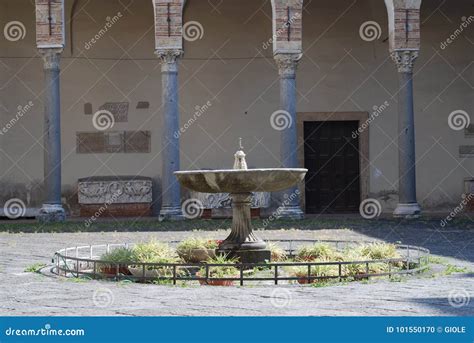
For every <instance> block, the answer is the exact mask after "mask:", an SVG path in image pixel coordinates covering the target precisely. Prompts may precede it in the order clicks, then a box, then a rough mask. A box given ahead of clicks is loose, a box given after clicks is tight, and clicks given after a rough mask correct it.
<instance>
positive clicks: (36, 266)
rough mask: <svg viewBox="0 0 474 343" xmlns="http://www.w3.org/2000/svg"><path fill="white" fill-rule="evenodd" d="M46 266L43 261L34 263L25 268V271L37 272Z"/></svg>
mask: <svg viewBox="0 0 474 343" xmlns="http://www.w3.org/2000/svg"><path fill="white" fill-rule="evenodd" d="M44 267H46V264H44V263H35V264H32V265H30V266H28V267H26V268H25V273H38V272H39V271H40V270H41V269H42V268H44Z"/></svg>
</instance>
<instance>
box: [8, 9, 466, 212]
mask: <svg viewBox="0 0 474 343" xmlns="http://www.w3.org/2000/svg"><path fill="white" fill-rule="evenodd" d="M79 4H80V5H78V6H77V7H76V10H77V11H78V12H77V13H75V15H74V18H73V20H72V22H71V25H70V27H69V26H68V27H67V31H66V33H67V34H66V38H67V39H66V40H67V45H66V47H65V51H64V53H63V58H62V69H63V71H62V75H61V85H62V86H61V92H62V103H61V106H62V134H63V136H62V140H63V147H62V154H63V159H64V161H63V166H62V168H63V172H62V175H63V189H64V190H65V191H64V197H63V198H64V199H68V197H69V195H70V194H71V193H70V191H69V190H71V189H75V186H76V182H77V180H78V179H79V178H82V177H88V176H92V175H111V174H112V173H117V174H119V175H142V176H147V177H151V178H152V179H153V180H154V183H155V185H156V189H155V190H154V192H156V194H155V198H154V200H156V201H157V204H158V205H159V200H160V199H159V196H158V195H157V194H158V193H159V190H160V173H161V159H160V157H159V156H157V154H159V152H160V150H161V148H162V147H161V140H160V127H161V119H162V118H161V113H162V112H161V107H160V106H161V99H160V94H161V76H160V70H159V61H158V60H157V58H156V56H155V55H154V50H155V35H154V32H153V22H154V11H153V4H152V2H151V1H148V0H147V1H145V0H140V1H135V2H133V3H131V4H130V7H129V8H128V10H127V9H125V8H124V7H123V5H121V4H120V2H119V1H93V2H88V3H87V2H82V1H79ZM470 4H471V3H470V1H467V0H459V1H456V5H455V6H454V5H452V4H445V5H442V6H441V8H439V9H438V5H439V3H438V2H437V1H434V0H424V1H423V4H422V7H421V20H422V22H423V27H422V32H421V37H422V38H421V51H420V57H419V58H418V60H417V63H416V65H415V80H414V82H415V120H416V137H417V158H418V165H417V167H418V168H417V183H418V185H417V186H418V194H419V196H418V198H419V201H420V203H421V205H422V206H424V207H425V208H428V209H430V208H431V209H438V208H449V207H450V206H452V205H453V204H457V203H459V201H460V199H461V198H460V196H461V194H462V192H463V179H464V178H465V177H466V176H468V175H467V174H469V172H470V171H472V170H474V159H472V158H468V159H465V160H464V159H462V158H460V157H459V146H461V145H473V144H472V142H471V140H472V138H469V137H465V136H464V134H463V132H462V131H454V130H452V129H451V128H450V127H449V126H448V122H447V121H448V115H449V114H450V113H451V112H452V111H454V110H458V109H459V110H465V111H468V112H469V111H471V110H472V108H474V106H473V105H474V103H473V101H474V100H473V97H472V88H471V87H472V85H473V84H474V77H473V74H472V56H471V55H469V54H468V53H467V51H469V49H472V45H471V43H470V42H469V40H470V41H471V42H472V41H473V40H474V37H473V33H472V32H473V31H472V29H470V28H469V29H466V28H465V29H464V31H463V33H462V34H460V35H458V34H456V36H457V38H456V39H454V40H453V41H452V43H450V44H449V45H448V46H447V47H446V48H444V49H442V48H440V45H441V44H442V43H443V42H445V41H446V39H447V38H449V37H450V36H451V35H453V34H454V32H455V31H456V30H459V27H460V25H461V24H462V22H463V20H462V17H469V14H470V13H472V7H471V6H470ZM213 5H214V6H216V7H217V8H213V7H212V6H211V4H210V3H209V2H207V1H189V3H188V4H187V7H186V10H185V16H184V22H190V21H196V22H198V23H200V24H201V25H202V28H203V32H202V37H201V39H197V40H194V41H191V40H184V45H183V48H184V51H185V53H184V57H183V58H182V61H181V68H180V110H181V126H184V124H185V123H189V122H191V123H192V124H191V125H188V127H187V128H186V129H183V130H182V131H184V132H181V137H180V138H181V167H182V168H185V169H189V168H192V169H196V168H228V167H231V166H232V163H233V153H234V152H235V149H236V147H237V143H238V138H239V137H242V138H243V141H244V147H245V148H246V151H247V157H248V159H247V161H248V164H249V167H278V166H279V165H278V163H279V162H278V156H279V137H280V132H278V131H276V130H275V129H274V128H272V126H271V125H270V117H271V115H272V113H273V112H274V111H275V110H277V109H278V102H279V88H278V81H277V78H278V75H277V70H276V66H275V63H274V60H273V51H272V46H271V44H270V45H268V42H269V40H271V39H272V36H273V32H272V22H271V13H272V8H271V4H270V2H265V1H263V0H261V1H260V0H258V1H257V0H241V1H222V2H221V3H220V4H219V5H217V2H216V3H213ZM82 6H84V8H83V9H84V10H83V11H81V10H80V9H81V8H82ZM71 10H72V8H71V2H66V14H65V15H66V18H67V19H66V21H69V20H70V19H71V15H72V13H71ZM118 13H120V15H119V14H118ZM132 13H133V14H132ZM91 16H92V18H91ZM114 18H117V19H114ZM409 18H410V16H409ZM13 20H16V21H20V22H22V23H23V24H24V26H25V29H26V34H25V36H24V38H23V39H21V40H18V41H9V40H6V39H3V36H0V80H1V82H0V125H1V126H2V128H7V130H6V131H7V132H4V131H2V132H3V134H0V148H1V149H2V150H3V151H4V152H0V154H1V163H0V175H1V176H2V177H1V180H0V182H1V184H2V185H5V184H8V185H17V184H18V185H24V188H26V187H27V185H30V184H31V183H32V182H37V181H38V180H41V179H42V174H43V170H42V164H43V158H42V156H43V153H42V150H41V145H40V144H41V142H42V139H41V135H42V124H43V115H42V113H43V104H42V98H41V94H42V91H43V87H44V84H43V75H42V62H41V60H40V58H39V57H38V56H37V52H36V48H35V45H36V35H35V29H34V27H35V13H34V7H33V3H32V2H31V1H28V0H15V1H9V2H1V3H0V22H1V23H3V24H5V23H8V22H10V21H13ZM366 21H376V22H377V23H378V24H379V25H380V28H381V32H380V37H379V39H375V40H373V41H364V40H362V39H361V38H360V36H359V29H360V27H361V25H362V24H363V23H364V22H366ZM302 22H303V25H304V30H303V37H302V47H303V50H304V55H303V58H302V60H301V62H300V64H299V68H298V76H297V84H298V103H297V110H298V112H333V111H337V112H351V111H367V112H369V114H370V113H372V112H373V111H374V107H375V106H380V105H381V104H384V102H385V101H387V102H388V103H389V106H388V107H387V108H386V109H385V110H384V111H383V112H382V113H381V114H379V115H378V116H377V117H376V118H375V120H374V121H372V122H371V124H370V149H369V150H370V157H371V165H370V194H371V195H372V196H378V195H381V196H380V199H385V198H388V199H392V200H390V201H387V202H384V201H383V205H384V206H383V208H384V210H385V211H387V212H388V211H390V210H391V209H393V205H392V204H393V203H394V201H393V198H394V197H396V193H395V194H394V191H396V189H397V187H396V186H397V185H396V182H397V174H398V171H397V157H398V153H397V149H396V146H395V145H394V143H393V141H394V140H396V138H397V137H396V131H395V130H394V128H396V126H397V118H396V113H397V110H396V108H397V97H396V96H394V97H392V94H395V93H396V91H397V79H396V77H397V74H396V68H395V66H394V64H393V62H392V61H391V60H390V59H389V55H388V41H387V40H386V39H387V38H388V23H387V12H386V8H385V5H384V3H383V2H380V1H359V2H356V3H354V2H353V1H349V0H341V1H333V2H320V1H312V2H308V7H307V8H306V10H305V11H303V19H302ZM107 25H108V26H110V27H108V26H107ZM471 25H473V24H471ZM104 27H107V30H105V29H104ZM70 28H72V30H73V31H72V32H71V31H70ZM101 32H104V33H101ZM94 37H98V39H95V38H94ZM467 38H468V39H469V40H468V39H467ZM92 39H94V40H95V43H94V42H92ZM103 73H105V75H104V74H103ZM459 75H461V76H462V77H460V76H459ZM30 101H31V102H32V103H33V106H31V107H30V108H29V110H28V111H26V113H24V114H23V115H22V116H20V117H19V120H18V121H15V123H14V124H13V125H10V124H9V123H11V121H12V119H13V118H16V117H17V112H18V107H19V106H23V107H24V106H25V105H26V104H28V103H29V102H30ZM107 102H116V103H118V102H129V103H130V107H129V112H128V122H116V123H115V125H114V128H113V130H116V131H136V130H149V131H150V132H151V142H150V147H151V151H150V152H149V153H143V154H137V153H132V154H109V153H103V154H77V153H76V133H77V132H91V131H93V130H94V126H93V123H92V116H91V115H88V114H85V113H84V105H85V104H88V103H89V104H92V108H93V109H94V111H96V110H97V109H98V108H99V107H100V106H101V105H103V104H104V103H107ZM139 102H149V104H150V106H149V108H137V106H136V105H137V104H138V103H139ZM209 103H210V104H211V106H209V105H208V104H209ZM205 105H206V106H205ZM204 107H205V110H202V109H203V108H204ZM471 116H472V113H471ZM7 124H8V127H7ZM13 188H14V189H17V190H19V189H21V187H20V188H15V187H13ZM14 193H15V192H14ZM17 193H18V196H19V197H23V196H25V195H24V194H26V193H25V192H23V191H18V192H17ZM8 194H10V193H8ZM15 194H16V193H15ZM388 195H389V196H388ZM35 197H36V195H35ZM71 206H76V205H75V204H74V203H73V201H71ZM158 208H159V206H158Z"/></svg>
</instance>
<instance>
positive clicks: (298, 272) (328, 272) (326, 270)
mask: <svg viewBox="0 0 474 343" xmlns="http://www.w3.org/2000/svg"><path fill="white" fill-rule="evenodd" d="M290 275H291V276H295V277H297V278H298V279H297V281H298V283H299V284H302V285H304V284H309V283H318V282H325V280H326V279H325V277H331V276H337V275H338V271H337V266H334V265H328V266H326V265H315V266H311V271H310V274H309V277H321V279H310V278H308V267H307V266H298V267H291V269H290Z"/></svg>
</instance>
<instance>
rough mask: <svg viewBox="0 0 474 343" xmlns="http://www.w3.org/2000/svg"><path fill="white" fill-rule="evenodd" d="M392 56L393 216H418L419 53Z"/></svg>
mask: <svg viewBox="0 0 474 343" xmlns="http://www.w3.org/2000/svg"><path fill="white" fill-rule="evenodd" d="M391 57H392V59H393V60H394V62H395V63H396V65H397V69H398V83H399V92H398V196H399V200H398V206H397V208H396V209H395V211H394V216H396V217H407V218H411V217H417V216H419V215H420V213H421V208H420V205H419V204H418V202H417V200H416V165H415V164H416V157H415V118H414V112H413V63H414V61H415V59H416V58H417V57H418V50H395V51H392V52H391Z"/></svg>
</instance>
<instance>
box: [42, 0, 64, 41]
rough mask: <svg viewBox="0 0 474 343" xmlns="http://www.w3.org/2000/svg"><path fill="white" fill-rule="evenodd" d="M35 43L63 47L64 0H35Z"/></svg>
mask: <svg viewBox="0 0 474 343" xmlns="http://www.w3.org/2000/svg"><path fill="white" fill-rule="evenodd" d="M35 4H36V45H37V47H38V48H63V47H64V41H65V39H64V0H36V1H35Z"/></svg>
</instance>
